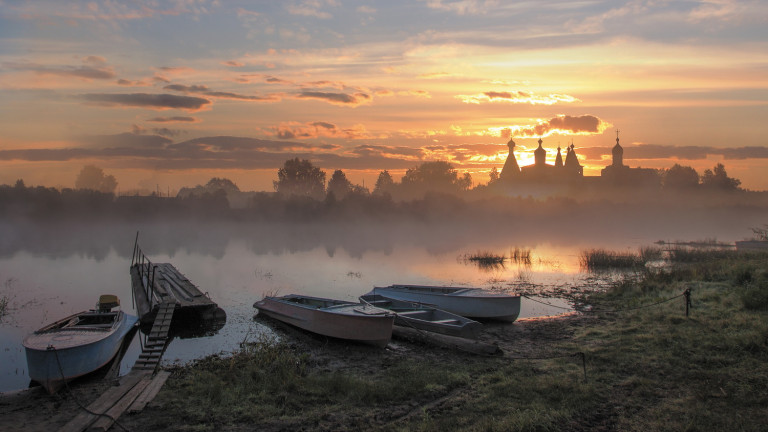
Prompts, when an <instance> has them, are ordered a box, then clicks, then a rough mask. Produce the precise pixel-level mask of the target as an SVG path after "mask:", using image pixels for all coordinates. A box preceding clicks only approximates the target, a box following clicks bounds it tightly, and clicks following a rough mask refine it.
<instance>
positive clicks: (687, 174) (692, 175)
mask: <svg viewBox="0 0 768 432" xmlns="http://www.w3.org/2000/svg"><path fill="white" fill-rule="evenodd" d="M662 185H663V186H664V188H669V189H680V188H693V187H696V186H698V185H699V173H697V172H696V170H695V169H693V168H692V167H689V166H682V165H679V164H674V165H672V168H669V169H668V170H666V171H664V172H663V174H662Z"/></svg>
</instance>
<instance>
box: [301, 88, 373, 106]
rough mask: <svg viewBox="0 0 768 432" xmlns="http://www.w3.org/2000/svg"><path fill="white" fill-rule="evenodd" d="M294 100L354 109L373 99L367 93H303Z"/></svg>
mask: <svg viewBox="0 0 768 432" xmlns="http://www.w3.org/2000/svg"><path fill="white" fill-rule="evenodd" d="M294 97H295V98H296V99H315V100H320V101H323V102H328V103H330V104H333V105H340V106H348V107H356V106H359V105H362V104H366V103H370V102H371V100H373V98H372V97H371V96H370V95H369V94H367V93H362V92H358V93H354V94H347V93H329V92H319V91H303V92H301V93H299V94H298V95H296V96H294Z"/></svg>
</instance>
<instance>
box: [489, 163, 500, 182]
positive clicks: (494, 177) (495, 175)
mask: <svg viewBox="0 0 768 432" xmlns="http://www.w3.org/2000/svg"><path fill="white" fill-rule="evenodd" d="M497 181H499V170H497V169H496V167H493V168H492V169H491V173H490V174H488V184H489V185H490V184H494V183H496V182H497Z"/></svg>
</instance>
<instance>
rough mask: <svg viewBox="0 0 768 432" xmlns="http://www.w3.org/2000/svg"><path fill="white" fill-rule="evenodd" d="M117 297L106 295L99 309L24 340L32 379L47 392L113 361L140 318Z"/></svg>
mask: <svg viewBox="0 0 768 432" xmlns="http://www.w3.org/2000/svg"><path fill="white" fill-rule="evenodd" d="M119 304H120V301H119V300H118V298H117V296H113V295H103V296H101V297H100V298H99V303H98V304H97V308H96V309H92V310H88V311H83V312H79V313H76V314H74V315H70V316H68V317H66V318H64V319H61V320H58V321H56V322H54V323H52V324H49V325H47V326H45V327H43V328H41V329H40V330H37V331H35V332H34V333H32V334H30V335H28V336H27V337H25V338H24V340H23V342H22V345H24V348H25V350H26V354H27V368H28V369H29V378H30V379H32V380H33V381H35V382H37V383H39V384H40V385H42V386H43V388H45V389H46V390H47V391H48V393H50V394H53V393H55V392H56V391H57V390H58V389H59V388H61V386H63V385H64V384H65V383H66V382H67V381H70V380H72V379H75V378H77V377H80V376H83V375H85V374H88V373H90V372H93V371H95V370H97V369H99V368H101V367H102V366H105V365H106V364H107V363H109V362H110V360H112V359H113V358H114V357H115V355H116V354H117V352H118V350H119V349H120V347H121V345H122V342H123V338H124V337H125V335H126V334H127V333H128V332H129V331H130V330H131V329H132V328H133V326H134V325H135V324H136V322H137V321H138V318H137V317H135V316H133V315H128V314H126V313H125V312H123V311H121V310H113V308H115V307H117V306H118V305H119Z"/></svg>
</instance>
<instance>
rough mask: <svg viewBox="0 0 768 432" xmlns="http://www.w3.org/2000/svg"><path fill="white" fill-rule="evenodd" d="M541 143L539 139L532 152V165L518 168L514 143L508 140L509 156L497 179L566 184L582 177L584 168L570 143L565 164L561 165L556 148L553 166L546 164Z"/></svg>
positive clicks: (545, 155) (560, 155)
mask: <svg viewBox="0 0 768 432" xmlns="http://www.w3.org/2000/svg"><path fill="white" fill-rule="evenodd" d="M542 144H543V141H542V140H541V138H539V147H538V148H537V149H536V150H534V152H533V156H534V163H533V165H526V166H524V167H522V168H520V167H519V166H518V164H517V158H516V157H515V153H514V150H515V142H514V141H513V140H509V142H508V143H507V146H509V155H508V156H507V161H506V162H505V163H504V168H503V169H502V170H501V175H500V176H499V178H500V179H501V180H502V181H505V182H510V181H511V182H514V181H523V182H525V183H530V182H543V183H552V182H568V181H569V180H570V181H573V180H576V179H579V178H581V177H583V175H584V168H583V167H582V166H581V164H580V163H579V158H578V157H577V156H576V150H574V145H573V143H571V145H570V146H569V147H566V149H567V153H566V155H565V163H563V155H562V153H561V149H560V147H558V148H557V156H556V157H555V164H554V165H549V164H548V163H547V151H546V150H545V149H544V147H543V146H542Z"/></svg>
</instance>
